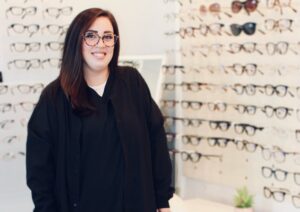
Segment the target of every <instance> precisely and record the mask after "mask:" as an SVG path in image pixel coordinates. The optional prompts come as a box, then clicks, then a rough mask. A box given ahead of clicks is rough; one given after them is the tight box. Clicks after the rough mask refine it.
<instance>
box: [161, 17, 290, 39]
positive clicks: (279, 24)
mask: <svg viewBox="0 0 300 212" xmlns="http://www.w3.org/2000/svg"><path fill="white" fill-rule="evenodd" d="M293 23H294V20H292V19H288V18H282V19H277V20H276V19H272V18H269V19H265V20H264V22H263V24H261V23H259V24H257V23H256V22H245V23H242V24H238V23H232V24H229V25H228V26H229V29H230V32H229V31H227V30H226V29H225V24H223V23H218V22H215V23H210V24H206V23H201V24H197V26H185V27H180V28H179V29H178V30H175V31H169V32H166V33H165V35H167V36H172V35H179V36H180V37H181V38H183V39H184V38H187V37H189V38H191V37H198V36H207V35H208V34H210V35H215V36H222V35H224V34H226V35H228V36H239V35H241V33H242V32H244V33H245V34H246V35H254V34H255V32H256V31H258V32H260V34H262V35H267V34H268V33H267V32H279V33H283V32H287V31H288V32H293V31H294V30H293V26H295V25H293ZM257 26H260V27H259V28H258V27H257ZM261 28H264V29H261Z"/></svg>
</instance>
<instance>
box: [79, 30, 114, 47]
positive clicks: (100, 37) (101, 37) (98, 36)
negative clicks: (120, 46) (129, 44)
mask: <svg viewBox="0 0 300 212" xmlns="http://www.w3.org/2000/svg"><path fill="white" fill-rule="evenodd" d="M86 32H93V33H94V34H95V35H96V36H97V38H98V41H97V43H96V44H95V45H89V44H88V43H87V41H86V39H85V33H86ZM86 32H84V33H83V34H82V35H81V36H82V38H83V40H84V42H85V44H86V45H87V46H91V47H95V46H97V45H98V44H99V41H100V39H101V40H102V42H103V44H104V45H105V47H113V46H115V45H116V43H117V41H118V39H119V36H118V35H116V34H113V33H111V34H112V35H113V39H114V45H112V46H107V45H106V44H105V42H104V39H103V37H104V36H105V34H104V35H102V36H100V35H99V34H98V33H97V31H94V30H88V31H86Z"/></svg>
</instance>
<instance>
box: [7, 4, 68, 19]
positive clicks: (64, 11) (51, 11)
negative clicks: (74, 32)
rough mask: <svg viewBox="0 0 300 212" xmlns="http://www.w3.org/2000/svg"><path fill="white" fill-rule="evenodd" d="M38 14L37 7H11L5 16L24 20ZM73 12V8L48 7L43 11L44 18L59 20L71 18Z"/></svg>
mask: <svg viewBox="0 0 300 212" xmlns="http://www.w3.org/2000/svg"><path fill="white" fill-rule="evenodd" d="M37 12H38V8H37V7H35V6H30V7H19V6H11V7H9V8H7V9H6V11H5V15H6V18H10V17H18V18H21V19H24V18H26V17H30V16H34V15H36V14H37ZM72 12H73V7H71V6H67V7H61V8H59V7H48V8H45V9H44V10H43V11H42V14H43V17H44V18H47V17H51V18H55V19H58V18H59V17H61V16H70V15H71V14H72Z"/></svg>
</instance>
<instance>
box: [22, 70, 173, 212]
mask: <svg viewBox="0 0 300 212" xmlns="http://www.w3.org/2000/svg"><path fill="white" fill-rule="evenodd" d="M113 74H114V77H115V81H114V84H113V87H112V90H111V96H110V100H111V102H112V105H113V109H114V111H115V116H116V121H117V128H118V133H119V134H120V140H121V144H122V150H123V156H124V163H125V176H124V177H125V188H124V204H125V208H124V209H125V210H124V211H126V212H155V211H156V208H163V207H168V206H169V205H168V200H169V199H170V198H171V197H172V194H173V192H174V190H173V188H172V187H171V186H170V185H171V169H172V168H171V162H170V158H169V154H168V149H167V142H166V135H165V131H164V128H163V117H162V114H161V112H160V110H159V108H158V107H157V105H156V104H155V102H154V101H153V99H152V98H151V95H150V91H149V89H148V87H147V85H146V83H145V81H144V79H143V78H142V77H141V75H140V74H139V73H138V71H137V70H135V69H133V68H129V67H119V68H118V69H117V70H114V72H113ZM116 133H117V132H116ZM80 134H81V121H80V116H79V115H78V114H77V113H75V112H74V111H73V109H72V107H71V104H70V102H69V101H68V99H67V98H66V96H65V95H64V93H63V91H62V89H61V88H60V86H59V81H58V80H55V81H53V82H52V83H50V84H49V85H48V86H47V87H46V88H45V89H44V90H43V92H42V94H41V96H40V99H39V101H38V104H37V106H36V107H35V109H34V111H33V114H32V116H31V118H30V121H29V123H28V138H27V150H26V151H27V157H26V168H27V185H28V187H29V188H30V189H31V191H32V198H33V202H34V205H35V209H34V212H76V211H78V204H79V203H78V200H79V195H80V193H79V192H80V191H79V165H80ZM99 192H101V191H99ZM97 212H102V211H101V205H99V211H97ZM105 212H106V211H105Z"/></svg>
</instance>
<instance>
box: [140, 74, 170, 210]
mask: <svg viewBox="0 0 300 212" xmlns="http://www.w3.org/2000/svg"><path fill="white" fill-rule="evenodd" d="M136 72H137V79H138V89H139V91H140V96H139V98H141V99H142V101H143V103H144V108H145V113H146V117H147V123H148V129H149V136H150V141H151V155H152V170H153V180H154V189H155V198H156V204H157V208H160V209H159V210H162V211H161V212H164V210H166V209H164V208H169V203H168V200H169V199H170V198H171V197H172V196H173V193H174V189H173V187H171V182H172V165H171V160H170V156H169V152H168V147H167V139H166V133H165V129H164V119H163V116H162V113H161V111H160V110H159V108H158V106H157V104H156V103H155V102H154V100H153V99H152V97H151V94H150V90H149V88H148V86H147V84H146V82H145V80H144V79H143V77H142V76H141V75H140V74H139V73H138V71H136Z"/></svg>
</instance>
